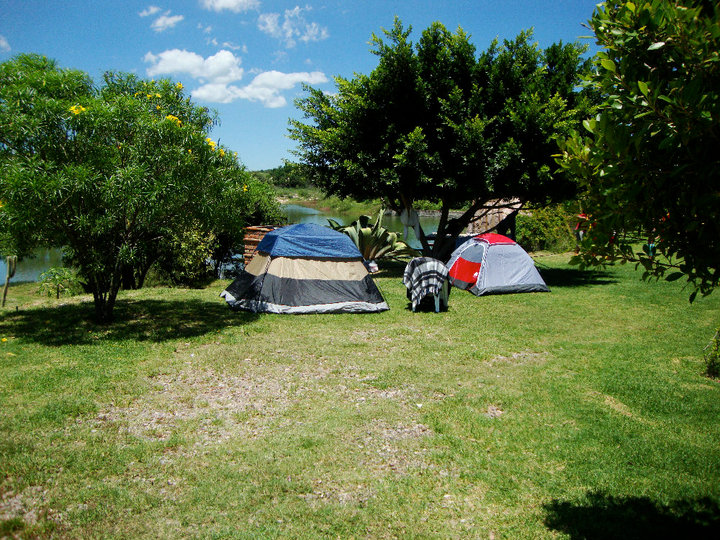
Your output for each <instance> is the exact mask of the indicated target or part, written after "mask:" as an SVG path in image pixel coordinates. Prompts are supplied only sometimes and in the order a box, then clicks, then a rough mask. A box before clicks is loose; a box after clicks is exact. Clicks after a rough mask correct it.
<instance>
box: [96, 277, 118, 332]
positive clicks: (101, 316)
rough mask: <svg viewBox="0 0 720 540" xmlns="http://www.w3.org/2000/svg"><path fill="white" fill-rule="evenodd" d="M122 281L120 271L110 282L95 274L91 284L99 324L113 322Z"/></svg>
mask: <svg viewBox="0 0 720 540" xmlns="http://www.w3.org/2000/svg"><path fill="white" fill-rule="evenodd" d="M121 283H122V278H121V274H120V272H118V275H117V276H113V278H112V279H111V280H110V283H109V284H108V283H107V282H103V281H102V280H98V279H97V278H96V277H94V276H93V278H92V280H91V282H90V286H91V288H92V294H93V301H94V303H95V320H96V322H97V323H98V324H109V323H111V322H113V319H114V314H113V310H114V309H115V300H116V298H117V294H118V291H119V290H120V285H121Z"/></svg>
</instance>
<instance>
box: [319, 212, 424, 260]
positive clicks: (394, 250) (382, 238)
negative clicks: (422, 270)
mask: <svg viewBox="0 0 720 540" xmlns="http://www.w3.org/2000/svg"><path fill="white" fill-rule="evenodd" d="M384 212H385V211H384V209H382V208H381V209H380V212H378V215H377V218H375V222H374V223H372V224H371V219H372V218H371V217H370V216H360V217H359V218H358V219H356V220H355V221H353V222H352V223H351V224H350V225H340V224H339V223H338V222H337V221H335V220H334V219H328V222H329V223H330V227H332V228H333V229H335V230H336V231H340V232H342V233H344V234H346V235H348V236H349V237H350V239H351V240H352V241H353V243H354V244H355V245H356V246H357V247H358V249H359V250H360V253H361V254H362V256H363V259H365V260H366V261H375V260H378V259H382V258H399V257H416V256H417V255H418V253H417V251H416V250H414V249H412V248H411V247H410V246H408V245H407V244H406V243H405V242H403V241H402V240H398V234H397V233H395V232H392V231H388V230H387V229H386V228H385V227H383V226H382V218H383V214H384Z"/></svg>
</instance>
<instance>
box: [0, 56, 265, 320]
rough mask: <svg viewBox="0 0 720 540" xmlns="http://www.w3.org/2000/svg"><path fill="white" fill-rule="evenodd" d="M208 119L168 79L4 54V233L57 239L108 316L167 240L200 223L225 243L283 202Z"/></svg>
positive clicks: (0, 76)
mask: <svg viewBox="0 0 720 540" xmlns="http://www.w3.org/2000/svg"><path fill="white" fill-rule="evenodd" d="M214 123H215V118H214V116H213V115H211V113H210V112H209V111H208V110H207V109H205V108H202V107H198V106H197V105H194V104H193V103H192V102H191V101H190V99H189V98H188V97H187V96H186V95H185V93H184V91H183V87H182V85H181V84H179V83H178V84H175V83H173V82H172V81H169V80H161V81H144V80H141V79H138V78H137V77H135V76H134V75H125V74H118V73H107V74H106V75H105V76H104V80H103V84H102V85H101V86H100V87H98V88H96V87H94V85H93V83H92V81H91V80H90V79H89V78H88V76H87V75H86V74H85V73H82V72H80V71H76V70H65V69H59V68H58V67H57V66H56V64H55V63H54V62H53V61H51V60H48V59H47V58H45V57H40V56H37V55H20V56H18V57H16V58H14V59H12V60H10V61H8V62H5V63H3V64H1V65H0V200H1V201H2V202H3V206H2V208H1V209H0V223H1V224H2V226H3V233H6V234H8V235H9V236H10V237H11V238H12V239H13V242H14V247H15V248H16V249H17V251H18V252H20V253H23V252H26V251H28V250H30V249H31V248H33V247H34V246H38V245H41V246H57V247H62V248H63V249H64V250H65V251H66V260H67V261H68V263H69V265H71V266H73V267H75V268H77V269H78V272H79V274H80V276H81V278H82V279H83V281H85V282H86V283H87V285H88V288H89V289H90V290H91V291H92V293H93V298H94V301H95V314H96V317H97V318H98V319H99V320H109V319H111V318H112V311H113V306H114V303H115V298H116V296H117V292H118V290H119V288H120V287H121V285H122V284H124V285H125V286H126V287H132V288H135V287H139V286H141V285H142V282H143V280H144V277H145V275H146V273H147V271H148V269H149V268H150V266H151V265H152V264H153V262H154V261H155V260H156V259H157V258H158V256H159V254H160V252H161V250H160V247H161V246H163V245H164V244H165V243H167V242H168V241H170V240H171V239H172V238H175V237H182V236H183V235H184V234H185V232H186V231H188V230H189V229H190V228H193V227H194V228H198V227H199V228H200V230H201V231H202V233H203V234H205V235H208V234H210V233H213V234H214V235H215V238H216V239H218V249H220V247H222V248H227V249H229V246H231V245H232V244H233V243H239V242H241V240H242V231H243V227H244V226H245V224H246V223H245V220H246V219H247V218H249V217H253V218H254V217H256V216H257V215H258V214H262V213H263V212H265V211H268V212H279V209H278V208H277V205H276V204H275V205H274V206H273V204H274V201H273V200H272V195H271V192H270V190H269V188H268V189H267V190H265V191H262V188H256V187H255V183H252V186H251V182H249V181H248V177H247V173H245V171H244V170H243V168H242V167H241V166H240V165H239V164H238V163H237V161H236V159H235V156H234V155H233V154H231V153H230V152H229V151H227V150H226V149H225V148H221V147H218V145H217V144H216V143H215V142H214V141H212V139H210V138H209V137H208V130H209V129H210V128H211V127H212V126H213V124H214ZM251 187H252V189H251ZM261 192H262V193H261ZM263 194H264V197H265V198H267V200H266V199H265V198H263ZM253 195H255V197H254V198H253ZM221 240H223V242H221ZM220 244H222V246H221V245H220Z"/></svg>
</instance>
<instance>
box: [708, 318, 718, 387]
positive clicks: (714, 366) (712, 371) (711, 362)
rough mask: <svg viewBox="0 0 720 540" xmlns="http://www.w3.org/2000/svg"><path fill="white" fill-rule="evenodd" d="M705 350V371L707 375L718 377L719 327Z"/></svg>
mask: <svg viewBox="0 0 720 540" xmlns="http://www.w3.org/2000/svg"><path fill="white" fill-rule="evenodd" d="M705 350H706V351H707V352H706V353H705V373H706V374H707V376H708V377H712V378H714V379H720V328H718V329H717V330H716V331H715V337H713V339H712V341H711V342H710V344H709V345H708V346H707V347H706V348H705Z"/></svg>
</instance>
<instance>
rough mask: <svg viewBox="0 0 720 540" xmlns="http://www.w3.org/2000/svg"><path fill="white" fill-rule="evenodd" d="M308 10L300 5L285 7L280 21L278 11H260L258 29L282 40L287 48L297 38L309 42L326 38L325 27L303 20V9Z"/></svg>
mask: <svg viewBox="0 0 720 540" xmlns="http://www.w3.org/2000/svg"><path fill="white" fill-rule="evenodd" d="M308 10H309V8H305V9H303V8H301V7H300V6H295V8H293V9H286V10H285V13H283V15H282V21H281V18H280V17H281V16H280V14H279V13H261V14H260V16H259V17H258V29H259V30H260V31H261V32H265V33H266V34H268V35H269V36H271V37H274V38H275V39H278V40H280V41H282V42H283V43H284V44H285V47H287V48H288V49H291V48H292V47H294V46H295V45H296V44H297V40H300V41H303V42H305V43H309V42H310V41H321V40H323V39H327V38H328V37H329V36H330V34H329V32H328V30H327V28H325V27H324V26H320V25H319V24H318V23H316V22H310V23H309V22H307V21H306V20H305V17H304V16H303V11H308Z"/></svg>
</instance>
